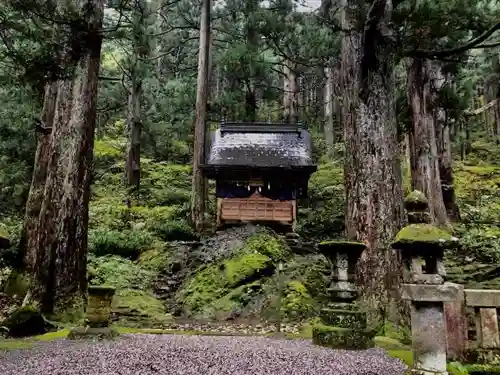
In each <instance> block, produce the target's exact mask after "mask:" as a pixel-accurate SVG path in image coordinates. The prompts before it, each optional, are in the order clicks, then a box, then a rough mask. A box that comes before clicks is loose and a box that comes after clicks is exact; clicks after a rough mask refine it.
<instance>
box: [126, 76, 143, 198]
mask: <svg viewBox="0 0 500 375" xmlns="http://www.w3.org/2000/svg"><path fill="white" fill-rule="evenodd" d="M131 76H132V80H131V81H132V82H131V87H130V93H129V96H128V108H127V112H128V113H127V130H128V144H127V160H126V162H125V173H126V178H127V184H128V186H129V187H130V188H132V189H133V190H134V191H135V192H137V191H138V190H139V186H140V181H141V132H142V121H141V95H142V79H141V78H140V77H139V73H138V71H137V69H133V70H132V72H131Z"/></svg>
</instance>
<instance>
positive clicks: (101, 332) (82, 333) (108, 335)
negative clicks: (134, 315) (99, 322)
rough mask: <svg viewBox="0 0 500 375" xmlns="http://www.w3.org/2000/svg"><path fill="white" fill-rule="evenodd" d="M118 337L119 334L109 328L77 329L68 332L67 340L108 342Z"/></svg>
mask: <svg viewBox="0 0 500 375" xmlns="http://www.w3.org/2000/svg"><path fill="white" fill-rule="evenodd" d="M118 335H119V333H118V332H117V331H116V330H114V329H113V328H110V327H103V328H91V327H77V328H74V329H72V330H71V331H70V332H69V334H68V340H109V339H113V338H115V337H117V336H118Z"/></svg>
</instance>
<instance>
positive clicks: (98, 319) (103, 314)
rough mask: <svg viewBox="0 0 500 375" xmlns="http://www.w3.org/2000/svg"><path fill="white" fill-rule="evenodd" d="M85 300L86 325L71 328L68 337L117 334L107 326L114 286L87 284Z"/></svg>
mask: <svg viewBox="0 0 500 375" xmlns="http://www.w3.org/2000/svg"><path fill="white" fill-rule="evenodd" d="M88 292H89V298H88V302H87V312H86V313H87V314H86V315H87V325H88V326H87V327H78V328H75V329H73V330H71V332H70V334H69V335H68V338H69V339H80V338H98V339H100V338H112V337H114V336H116V335H117V332H115V331H114V330H113V329H111V328H110V327H109V325H110V320H111V303H112V302H113V296H114V294H115V288H112V287H107V286H89V288H88Z"/></svg>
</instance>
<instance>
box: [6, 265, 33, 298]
mask: <svg viewBox="0 0 500 375" xmlns="http://www.w3.org/2000/svg"><path fill="white" fill-rule="evenodd" d="M29 284H30V283H29V278H28V276H27V275H26V274H25V273H22V272H18V271H16V270H13V271H12V272H11V273H10V275H9V277H8V278H7V280H6V282H5V286H4V289H3V292H4V293H5V294H6V295H8V296H10V297H13V298H17V299H23V298H24V296H25V295H26V293H27V291H28V288H29Z"/></svg>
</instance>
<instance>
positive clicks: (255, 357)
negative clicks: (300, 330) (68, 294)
mask: <svg viewBox="0 0 500 375" xmlns="http://www.w3.org/2000/svg"><path fill="white" fill-rule="evenodd" d="M405 370H406V366H405V365H404V364H402V363H401V362H400V361H399V360H397V359H394V358H391V357H389V356H388V355H387V354H386V353H385V352H384V351H383V350H381V349H370V350H364V351H356V352H354V351H344V350H328V349H324V348H320V347H317V346H314V345H313V344H312V343H310V341H303V340H276V339H270V338H263V337H236V336H232V337H221V336H194V335H193V336H191V335H146V334H141V335H122V336H120V338H119V339H117V340H115V341H103V342H99V343H91V342H70V341H65V340H58V341H54V342H48V343H40V344H38V345H37V346H35V347H33V348H30V349H23V350H14V351H7V352H3V353H2V352H0V374H2V375H23V374H29V375H145V374H157V375H167V374H168V375H195V374H196V375H229V374H230V375H267V374H269V375H271V374H272V375H306V374H307V375H309V374H310V375H403V374H404V372H405Z"/></svg>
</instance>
